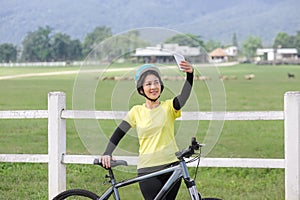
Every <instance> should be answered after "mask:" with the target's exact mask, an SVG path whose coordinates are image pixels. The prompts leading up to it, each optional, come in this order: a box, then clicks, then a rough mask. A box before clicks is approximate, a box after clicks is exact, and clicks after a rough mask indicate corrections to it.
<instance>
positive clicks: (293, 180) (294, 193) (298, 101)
mask: <svg viewBox="0 0 300 200" xmlns="http://www.w3.org/2000/svg"><path fill="white" fill-rule="evenodd" d="M284 116H285V117H284V118H285V119H284V137H285V138H284V141H285V144H284V146H285V147H284V149H285V199H287V200H300V157H299V155H300V92H287V93H285V95H284Z"/></svg>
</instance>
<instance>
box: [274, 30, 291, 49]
mask: <svg viewBox="0 0 300 200" xmlns="http://www.w3.org/2000/svg"><path fill="white" fill-rule="evenodd" d="M289 43H290V36H289V35H288V34H287V33H284V32H279V33H278V34H277V35H276V37H275V40H274V43H273V48H279V47H282V48H287V47H289V46H290V45H291V44H289Z"/></svg>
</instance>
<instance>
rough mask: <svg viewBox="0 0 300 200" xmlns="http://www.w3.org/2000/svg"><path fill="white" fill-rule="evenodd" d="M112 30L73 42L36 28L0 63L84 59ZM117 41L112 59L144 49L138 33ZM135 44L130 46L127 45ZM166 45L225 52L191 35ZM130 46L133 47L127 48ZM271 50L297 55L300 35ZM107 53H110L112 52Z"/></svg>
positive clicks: (2, 50)
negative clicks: (293, 52)
mask: <svg viewBox="0 0 300 200" xmlns="http://www.w3.org/2000/svg"><path fill="white" fill-rule="evenodd" d="M112 36H113V34H112V31H111V28H109V27H106V26H101V27H96V28H95V29H94V30H93V31H92V32H91V33H88V34H87V35H86V36H85V38H84V40H83V41H80V40H78V39H72V38H71V37H70V36H69V35H67V34H65V33H53V29H52V28H51V27H49V26H46V27H39V28H38V29H37V30H36V31H33V32H29V33H28V34H27V35H26V36H25V38H24V39H23V41H22V46H21V48H18V47H17V46H16V45H14V44H10V43H3V44H0V62H2V63H9V62H50V61H51V62H52V61H75V60H82V59H84V58H85V57H86V56H87V55H88V54H89V53H90V52H91V51H92V49H93V48H94V47H95V45H97V44H99V43H100V42H101V41H104V40H105V39H107V38H109V37H112ZM122 38H123V39H121V41H118V44H116V46H115V48H114V47H113V48H112V49H114V50H113V51H115V52H110V54H111V56H114V55H116V56H119V55H124V56H125V57H126V55H127V56H128V51H130V50H131V49H135V48H138V47H145V46H147V45H149V44H148V42H147V41H143V40H142V39H141V38H140V37H139V32H138V31H130V32H129V33H127V36H126V37H122ZM129 40H130V41H135V42H134V43H133V44H132V42H130V41H129ZM165 43H177V44H179V45H186V46H191V47H199V46H201V47H203V48H204V49H206V51H207V52H210V51H212V50H214V49H215V48H218V47H221V48H225V47H226V46H225V45H222V44H221V43H220V42H218V41H214V40H209V41H206V42H204V41H203V40H202V38H201V36H197V35H193V34H184V35H183V34H178V35H175V36H173V37H171V38H167V39H166V41H165ZM128 45H133V46H128ZM227 46H237V47H239V44H238V40H237V36H236V34H235V33H234V34H233V37H232V44H230V45H227ZM262 47H263V43H262V40H261V38H259V37H256V36H250V37H248V38H247V39H246V40H245V41H243V42H242V45H241V47H239V52H240V53H241V54H240V55H242V56H245V57H247V58H252V57H254V56H255V52H256V49H257V48H262ZM273 48H297V50H298V52H300V31H298V32H297V33H296V35H289V34H287V33H284V32H279V33H278V34H277V36H276V37H275V40H274V42H273ZM112 49H110V50H112Z"/></svg>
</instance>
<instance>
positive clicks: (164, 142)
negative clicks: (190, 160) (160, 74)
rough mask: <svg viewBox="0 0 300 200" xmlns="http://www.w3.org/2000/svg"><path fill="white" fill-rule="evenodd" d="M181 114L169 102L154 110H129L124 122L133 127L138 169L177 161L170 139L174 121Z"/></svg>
mask: <svg viewBox="0 0 300 200" xmlns="http://www.w3.org/2000/svg"><path fill="white" fill-rule="evenodd" d="M180 116H181V111H180V110H179V111H176V110H175V109H174V108H173V100H171V99H170V100H166V101H162V102H161V103H160V105H159V106H158V107H156V108H154V109H148V108H146V106H145V104H143V105H137V106H134V107H132V108H131V109H130V111H129V112H128V114H127V116H126V118H125V121H127V122H128V123H129V124H130V125H131V127H132V128H134V127H135V128H136V130H137V134H138V139H139V144H140V147H139V159H138V169H140V168H146V167H153V166H159V165H164V164H168V163H172V162H175V161H178V159H177V158H176V156H175V152H177V151H178V147H177V145H176V141H175V136H174V121H175V120H176V118H178V117H180Z"/></svg>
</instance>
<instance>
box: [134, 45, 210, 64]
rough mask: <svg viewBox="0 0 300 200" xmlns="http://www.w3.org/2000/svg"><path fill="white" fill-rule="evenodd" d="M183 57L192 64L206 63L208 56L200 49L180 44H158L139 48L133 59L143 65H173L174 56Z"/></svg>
mask: <svg viewBox="0 0 300 200" xmlns="http://www.w3.org/2000/svg"><path fill="white" fill-rule="evenodd" d="M174 53H178V54H181V55H183V56H184V57H185V58H187V59H188V60H190V61H191V62H205V61H206V60H207V58H206V56H205V55H204V54H203V53H202V52H201V51H200V48H198V47H189V46H179V45H178V44H158V45H156V46H152V47H145V48H137V49H136V50H135V53H134V54H132V55H131V56H132V57H135V58H136V61H137V62H143V63H155V62H159V63H171V62H174V58H173V54H174Z"/></svg>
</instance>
